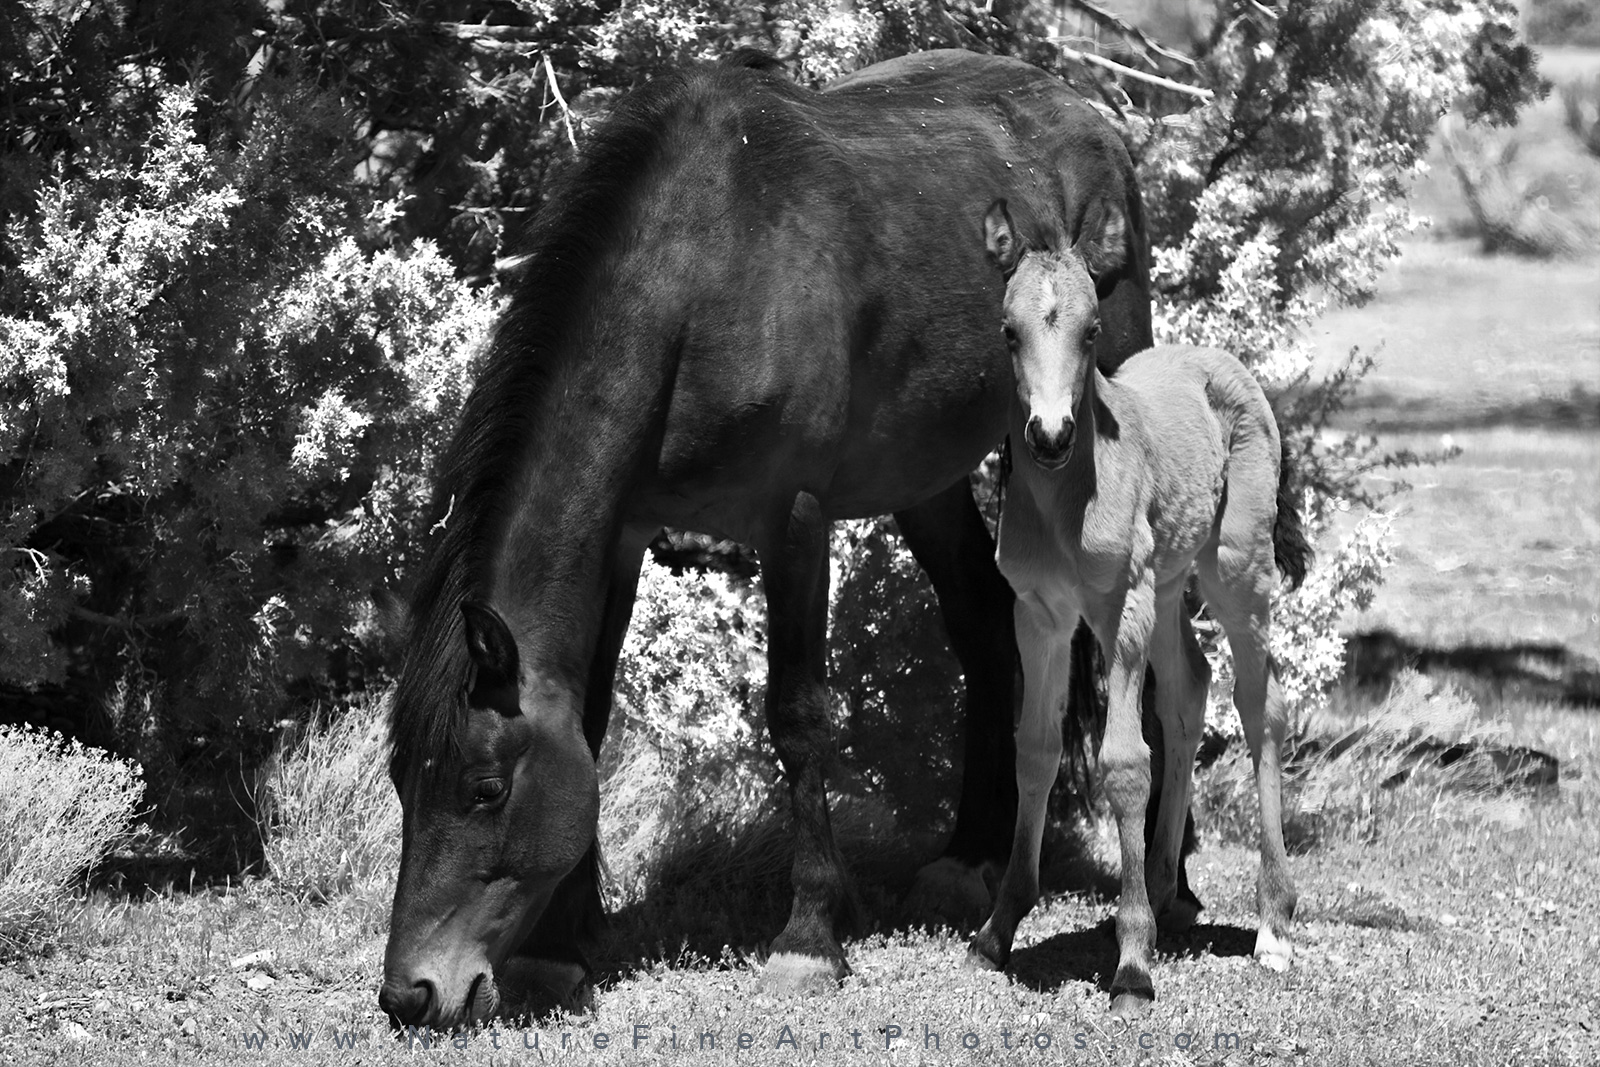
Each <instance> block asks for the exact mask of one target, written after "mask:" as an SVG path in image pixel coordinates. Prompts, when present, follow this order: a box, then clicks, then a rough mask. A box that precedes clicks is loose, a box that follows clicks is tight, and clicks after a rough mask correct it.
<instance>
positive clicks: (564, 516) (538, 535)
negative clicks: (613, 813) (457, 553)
mask: <svg viewBox="0 0 1600 1067" xmlns="http://www.w3.org/2000/svg"><path fill="white" fill-rule="evenodd" d="M627 319H628V317H627V316H622V315H615V316H613V317H611V318H610V319H609V320H607V321H604V322H603V323H597V324H595V326H594V327H593V328H592V329H590V330H583V331H575V332H578V333H581V334H582V335H583V336H584V341H583V342H582V344H583V349H584V350H583V351H575V352H569V353H563V355H564V356H565V357H566V358H564V359H563V360H561V361H560V362H559V363H558V366H559V367H560V369H559V370H558V371H557V372H556V374H555V376H554V377H553V379H552V381H551V382H550V383H549V388H548V389H547V390H545V395H544V396H543V397H541V398H540V399H539V401H538V402H537V404H536V405H535V407H534V409H533V410H531V411H528V412H526V413H524V415H523V417H524V419H525V421H526V425H527V427H528V429H527V430H526V431H525V433H524V435H523V440H522V442H521V443H520V451H518V452H517V453H515V454H514V455H510V456H507V457H506V459H505V462H507V463H512V464H514V465H515V468H516V469H515V472H514V474H513V475H512V476H511V477H509V478H508V479H507V480H506V484H505V490H504V492H505V499H503V500H502V501H500V502H498V503H499V508H498V510H499V512H500V515H499V517H498V518H497V519H491V520H490V521H491V522H495V523H496V529H495V532H494V536H493V537H492V539H491V543H492V548H491V551H490V552H488V553H487V555H486V559H485V560H484V569H483V572H482V573H480V575H479V578H478V580H479V584H480V586H481V587H482V588H483V590H484V592H485V593H486V594H487V595H488V596H489V598H490V600H491V601H492V602H493V603H494V604H495V605H496V607H498V608H499V609H500V611H501V613H502V614H503V615H504V616H505V618H506V620H507V622H508V624H509V625H510V627H511V631H512V633H513V635H515V637H516V640H517V645H518V650H519V653H520V655H521V657H522V662H523V664H524V666H525V669H526V672H527V673H528V674H529V676H530V677H533V676H538V677H539V678H541V679H543V680H544V681H545V682H547V683H553V684H556V685H558V686H561V687H564V688H569V689H572V690H573V691H575V692H581V691H582V690H583V688H584V686H585V685H586V683H587V677H588V668H589V662H590V660H591V659H592V658H593V656H594V651H595V648H596V645H597V641H598V637H599V632H600V625H601V617H602V614H603V611H604V604H605V599H606V592H607V588H608V584H609V582H610V580H611V573H612V568H613V565H614V563H615V555H616V551H617V545H618V541H619V537H620V535H621V531H622V525H623V521H624V518H625V509H626V506H627V504H628V500H629V498H630V497H631V495H632V492H633V490H634V488H635V486H636V485H637V484H638V482H639V480H640V478H641V477H642V476H643V475H644V474H645V473H646V469H647V463H648V461H649V460H650V459H652V458H653V456H651V455H650V446H651V444H652V442H655V441H658V440H659V425H660V420H661V419H662V418H664V415H665V409H666V404H665V396H664V394H665V390H666V389H667V383H668V381H669V378H668V375H667V373H666V371H667V368H666V366H665V364H666V362H667V352H666V349H665V346H657V345H654V344H652V343H651V341H652V338H650V337H649V336H645V335H643V334H641V332H640V331H639V330H638V328H637V325H636V324H631V323H629V322H628V321H627Z"/></svg>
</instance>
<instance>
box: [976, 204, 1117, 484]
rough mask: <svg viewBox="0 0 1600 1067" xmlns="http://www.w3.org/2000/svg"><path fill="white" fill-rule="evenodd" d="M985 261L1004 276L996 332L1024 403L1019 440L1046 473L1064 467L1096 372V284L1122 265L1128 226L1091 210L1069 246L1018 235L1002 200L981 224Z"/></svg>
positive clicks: (1100, 209) (1105, 211)
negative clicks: (1002, 334)
mask: <svg viewBox="0 0 1600 1067" xmlns="http://www.w3.org/2000/svg"><path fill="white" fill-rule="evenodd" d="M983 230H984V239H985V241H986V242H987V244H988V248H989V257H990V259H992V260H993V261H994V263H995V265H996V266H998V267H999V268H1000V269H1001V271H1002V272H1004V274H1005V277H1006V295H1005V311H1004V318H1003V319H1002V329H1004V331H1005V336H1006V345H1007V346H1008V347H1009V348H1010V349H1011V364H1012V369H1013V370H1014V371H1015V373H1016V379H1017V399H1018V401H1019V402H1020V403H1021V405H1022V414H1023V420H1024V428H1023V433H1022V436H1023V438H1024V440H1025V441H1026V442H1027V445H1028V452H1029V453H1030V454H1031V455H1032V456H1033V460H1034V462H1035V463H1037V464H1038V465H1039V466H1041V467H1043V468H1045V469H1046V470H1057V469H1059V468H1061V467H1063V466H1065V465H1066V462H1067V459H1068V457H1070V456H1071V455H1072V444H1073V440H1074V437H1075V436H1076V433H1077V428H1078V427H1077V412H1078V407H1079V403H1080V402H1081V401H1082V399H1083V396H1084V392H1085V390H1087V389H1088V388H1089V383H1090V381H1091V375H1092V373H1093V371H1094V366H1095V340H1096V339H1097V338H1098V337H1099V336H1100V301H1099V297H1098V295H1097V294H1096V291H1095V282H1096V279H1097V278H1098V277H1100V276H1104V275H1109V274H1110V273H1112V272H1113V271H1115V270H1116V269H1117V268H1118V267H1119V266H1120V265H1121V263H1122V260H1123V256H1124V248H1125V245H1126V236H1127V230H1126V223H1125V221H1124V220H1123V215H1122V212H1121V210H1120V209H1119V208H1117V207H1115V206H1114V205H1111V204H1109V203H1105V202H1101V203H1097V204H1095V205H1092V206H1091V208H1090V210H1089V211H1088V212H1087V213H1086V215H1085V217H1084V219H1083V221H1082V223H1081V225H1080V226H1079V230H1078V237H1077V239H1076V240H1075V241H1073V242H1072V243H1071V244H1070V245H1067V244H1066V242H1065V241H1061V240H1057V239H1055V238H1054V237H1053V236H1049V235H1047V236H1043V237H1034V238H1032V239H1030V238H1029V237H1026V236H1024V235H1023V234H1022V233H1021V232H1020V231H1019V230H1018V228H1017V226H1016V224H1015V223H1014V222H1012V219H1011V214H1010V212H1009V211H1008V210H1007V207H1006V202H1005V201H1004V200H996V201H995V202H994V203H993V204H992V205H990V207H989V212H988V214H987V215H986V216H985V217H984V220H983Z"/></svg>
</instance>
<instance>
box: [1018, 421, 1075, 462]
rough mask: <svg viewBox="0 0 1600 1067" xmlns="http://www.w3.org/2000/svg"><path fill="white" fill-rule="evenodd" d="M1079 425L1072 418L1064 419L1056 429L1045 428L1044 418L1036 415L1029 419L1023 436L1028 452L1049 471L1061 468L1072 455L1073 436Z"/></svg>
mask: <svg viewBox="0 0 1600 1067" xmlns="http://www.w3.org/2000/svg"><path fill="white" fill-rule="evenodd" d="M1076 430H1077V425H1076V424H1075V423H1074V422H1073V421H1072V420H1071V419H1062V420H1061V424H1060V425H1059V426H1057V427H1056V428H1055V429H1054V430H1048V429H1046V428H1045V424H1044V420H1043V419H1041V418H1040V417H1039V416H1037V415H1035V416H1033V418H1031V419H1029V420H1028V425H1027V428H1026V429H1025V430H1024V431H1023V433H1022V436H1023V438H1024V439H1025V440H1026V441H1027V442H1028V452H1029V453H1030V454H1031V455H1032V456H1033V461H1034V462H1035V463H1037V464H1038V465H1039V466H1041V467H1043V468H1044V469H1045V470H1047V471H1053V470H1060V469H1061V468H1062V467H1063V466H1065V465H1066V462H1067V457H1068V456H1070V455H1072V436H1073V433H1074V432H1075V431H1076Z"/></svg>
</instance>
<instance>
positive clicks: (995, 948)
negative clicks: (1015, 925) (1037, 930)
mask: <svg viewBox="0 0 1600 1067" xmlns="http://www.w3.org/2000/svg"><path fill="white" fill-rule="evenodd" d="M1010 961H1011V946H1010V944H1001V943H1000V939H999V938H998V937H996V936H995V934H994V931H993V930H992V929H991V928H990V927H989V926H988V925H987V924H985V926H984V928H983V929H982V930H979V931H978V933H977V936H975V937H974V938H973V939H972V944H971V945H970V946H969V947H968V948H967V967H968V968H969V969H971V970H975V971H1003V970H1005V969H1006V964H1007V963H1009V962H1010Z"/></svg>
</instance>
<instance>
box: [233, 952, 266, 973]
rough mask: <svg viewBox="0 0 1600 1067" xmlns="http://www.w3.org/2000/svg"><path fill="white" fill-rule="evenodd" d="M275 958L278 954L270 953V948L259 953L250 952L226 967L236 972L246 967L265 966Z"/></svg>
mask: <svg viewBox="0 0 1600 1067" xmlns="http://www.w3.org/2000/svg"><path fill="white" fill-rule="evenodd" d="M277 958H278V954H277V953H276V952H274V951H272V950H271V949H270V948H264V949H262V950H261V951H259V952H251V953H249V954H247V955H244V956H240V957H239V958H238V959H236V960H234V961H233V962H232V963H230V964H228V966H229V967H232V968H233V969H234V970H236V971H242V970H244V969H245V968H246V967H262V966H265V965H266V964H269V963H271V962H272V961H273V960H275V959H277Z"/></svg>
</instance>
